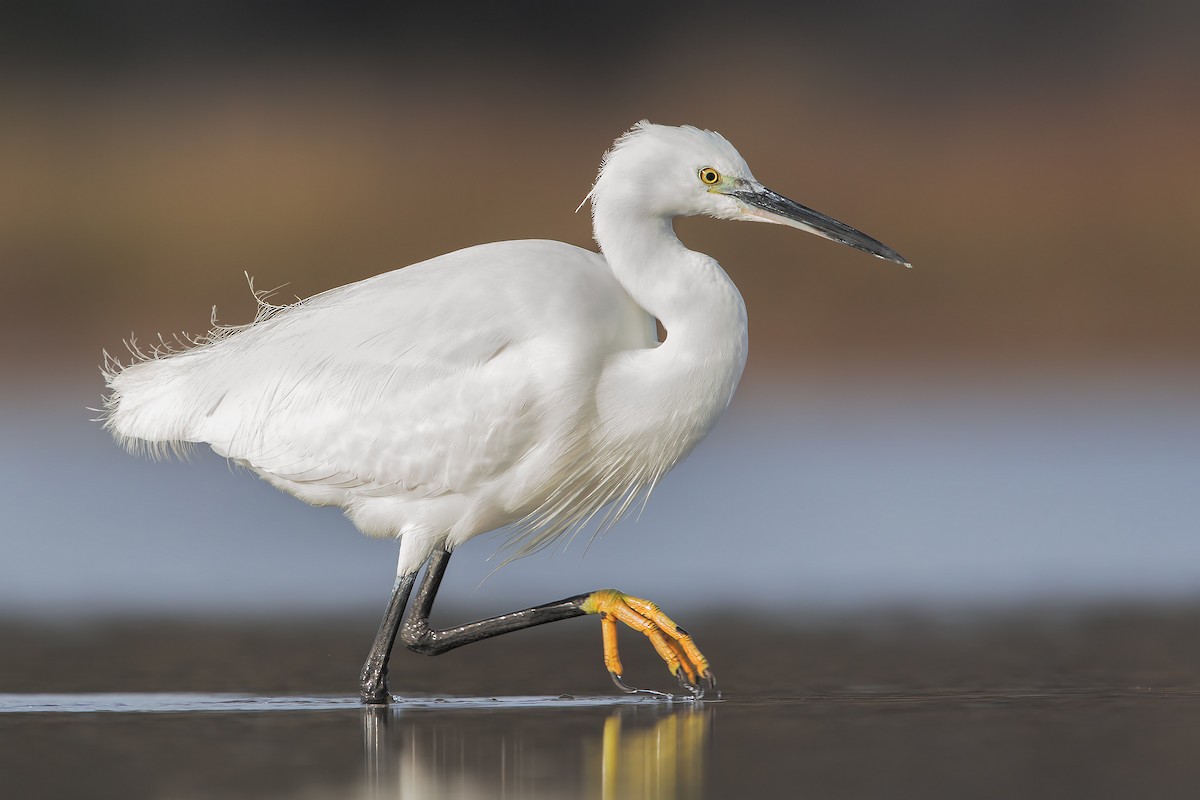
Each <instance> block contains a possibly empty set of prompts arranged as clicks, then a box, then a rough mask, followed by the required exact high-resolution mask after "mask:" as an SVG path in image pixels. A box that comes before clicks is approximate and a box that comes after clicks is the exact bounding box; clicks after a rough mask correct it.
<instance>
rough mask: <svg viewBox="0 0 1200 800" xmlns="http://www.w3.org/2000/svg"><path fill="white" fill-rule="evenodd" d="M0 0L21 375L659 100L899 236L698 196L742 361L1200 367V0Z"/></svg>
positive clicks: (518, 224)
mask: <svg viewBox="0 0 1200 800" xmlns="http://www.w3.org/2000/svg"><path fill="white" fill-rule="evenodd" d="M4 13H5V14H6V15H7V17H8V19H7V22H6V23H5V24H3V25H0V175H2V176H3V180H0V274H2V275H3V286H4V292H3V293H2V294H0V325H2V326H3V330H0V342H2V343H3V344H2V345H0V346H2V347H3V348H4V351H3V357H4V358H5V362H6V363H7V364H8V372H9V375H10V377H9V378H8V379H6V381H5V382H6V384H8V387H6V394H7V393H8V391H10V390H12V389H15V390H18V391H19V392H20V393H21V394H23V395H26V396H28V395H30V394H32V395H33V396H35V397H36V396H37V395H38V394H40V393H41V392H42V391H43V390H46V391H50V388H49V387H50V386H51V385H52V384H61V383H64V382H65V383H69V384H73V385H76V386H79V387H80V388H83V385H86V386H87V388H88V389H89V391H94V392H96V393H98V391H99V380H98V377H97V375H96V372H95V365H96V364H97V362H98V361H99V352H100V349H101V348H107V349H108V350H110V351H119V350H121V340H122V338H123V337H124V336H127V335H128V334H129V333H130V332H136V333H137V334H138V335H139V337H140V338H142V339H146V338H149V337H151V336H153V335H154V334H155V333H157V332H162V333H164V334H167V335H170V334H171V333H174V332H177V331H190V332H201V331H203V330H204V329H205V328H206V326H207V323H208V320H209V315H210V310H211V306H212V305H214V304H215V305H216V306H217V307H218V310H219V311H220V316H221V319H222V320H223V321H227V322H240V321H245V320H246V319H248V318H249V316H250V315H251V313H252V303H251V300H250V295H249V292H248V291H247V289H246V286H245V280H244V278H243V277H242V272H243V271H246V272H249V273H250V274H251V275H252V276H253V277H254V278H255V281H256V284H255V285H256V286H257V287H258V288H260V289H265V288H272V287H276V286H281V285H285V287H284V288H283V289H282V290H281V291H280V292H279V294H278V295H277V296H276V297H277V298H279V299H287V298H291V297H293V296H306V295H308V294H311V293H314V292H317V291H320V290H322V289H325V288H328V287H331V286H335V285H338V284H341V283H345V282H348V281H351V280H355V279H358V278H362V277H365V276H368V275H371V274H374V273H377V272H380V271H383V270H386V269H389V268H392V267H396V266H401V265H404V264H408V263H412V262H415V261H418V260H421V259H424V258H427V257H430V256H433V255H436V254H439V253H442V252H446V251H449V250H453V249H456V248H459V247H463V246H467V245H471V244H475V243H479V242H484V241H489V240H496V239H507V238H556V239H562V240H565V241H568V242H572V243H576V244H581V245H588V244H589V243H590V229H589V220H588V216H587V214H586V213H584V212H581V213H579V214H574V213H572V212H573V210H574V208H575V206H576V205H577V204H578V203H579V201H580V199H581V198H582V197H583V196H584V194H585V193H586V192H587V190H588V188H589V185H590V182H591V180H592V178H593V176H594V172H595V168H596V164H597V163H598V160H599V157H600V155H601V153H602V152H603V151H604V149H605V148H606V147H607V146H608V145H609V144H610V143H611V141H612V139H613V138H614V137H615V136H617V135H618V134H619V133H621V132H622V131H623V130H625V129H626V128H627V127H628V126H629V125H630V124H632V123H633V122H635V121H637V120H638V119H641V118H650V119H652V120H654V121H659V122H666V123H682V122H688V123H693V124H696V125H700V126H703V127H708V128H712V129H714V130H718V131H721V132H722V133H724V134H725V135H726V136H727V137H729V138H730V140H731V141H733V142H734V143H735V144H736V145H737V146H738V147H739V149H740V150H741V151H742V153H743V155H745V156H746V158H747V160H748V161H749V162H750V164H751V166H752V168H753V169H754V170H755V172H756V175H757V177H758V178H759V179H761V180H762V181H764V182H765V183H766V184H767V185H769V186H771V187H773V188H775V189H777V190H779V191H781V192H783V193H785V194H787V195H790V196H792V197H794V198H795V199H797V200H799V201H800V202H803V203H805V204H808V205H811V206H813V207H814V208H817V209H819V210H823V211H825V212H827V213H829V214H831V215H833V216H835V217H838V218H840V219H843V220H845V221H847V222H849V223H850V224H852V225H855V226H856V227H859V228H861V229H862V230H865V231H866V232H868V233H870V234H872V235H874V236H876V237H877V238H880V239H882V240H883V241H885V242H887V243H889V244H891V245H893V246H894V247H896V248H897V249H898V250H900V251H901V252H902V253H904V254H905V255H906V256H908V257H909V258H910V259H911V260H912V261H913V262H914V264H915V265H916V269H914V270H913V271H911V272H908V271H905V270H902V269H898V268H894V267H890V266H888V265H885V264H883V263H880V262H876V261H872V260H870V259H866V258H865V257H863V256H861V254H859V253H856V252H854V251H851V250H849V249H847V248H841V247H837V246H834V245H832V244H829V243H827V242H822V241H819V240H817V239H815V238H812V237H805V236H801V235H799V234H797V233H796V232H794V231H787V230H783V229H779V230H775V229H765V228H762V227H759V226H754V227H751V226H738V225H726V224H718V223H713V222H710V221H697V220H686V221H684V222H682V223H681V224H680V225H679V228H680V231H681V235H682V236H683V238H684V239H685V241H686V242H687V243H688V244H689V245H690V246H692V247H694V248H697V249H701V250H704V251H705V252H709V253H711V254H713V255H714V256H716V257H717V258H718V260H720V261H721V262H722V264H724V265H725V266H726V267H727V269H728V270H729V271H730V273H731V274H732V276H733V277H734V279H735V280H736V281H737V283H738V285H739V286H740V288H741V289H742V291H743V293H744V294H745V295H746V299H747V302H748V305H749V307H750V312H751V341H752V343H753V348H752V352H753V356H752V359H751V365H750V368H749V369H748V373H747V379H748V381H749V383H750V385H752V386H753V385H760V384H762V383H763V382H764V381H765V380H767V379H770V378H780V377H782V378H790V377H802V376H803V375H804V374H805V373H807V372H809V371H811V370H813V369H815V368H817V367H819V366H830V365H837V364H853V363H855V362H856V361H866V362H872V363H888V364H893V365H897V364H898V365H903V368H904V369H910V368H916V367H923V368H930V369H937V370H941V369H943V367H946V366H948V365H954V364H958V365H966V364H970V365H973V366H974V367H976V368H979V369H982V370H985V371H986V370H992V369H1000V368H1003V369H1011V368H1013V367H1017V368H1019V369H1022V370H1024V369H1026V368H1028V369H1032V370H1038V371H1046V370H1050V371H1060V370H1063V369H1073V368H1076V367H1081V368H1087V369H1091V368H1093V367H1095V366H1097V365H1099V366H1102V367H1103V366H1104V365H1106V364H1108V365H1120V364H1125V363H1145V362H1146V361H1148V360H1149V361H1152V362H1154V363H1155V364H1156V365H1161V364H1167V365H1169V368H1170V370H1171V371H1175V370H1183V371H1185V372H1188V373H1193V372H1194V370H1195V367H1196V360H1195V355H1196V353H1197V345H1198V344H1200V315H1198V314H1197V313H1196V310H1195V303H1196V298H1197V296H1200V269H1198V266H1200V265H1198V257H1197V255H1196V252H1197V250H1196V246H1195V242H1194V238H1195V235H1196V233H1195V231H1196V227H1197V223H1198V222H1200V158H1198V157H1197V142H1200V93H1198V91H1197V90H1198V89H1200V58H1198V57H1197V53H1196V46H1195V42H1196V41H1197V33H1198V32H1200V11H1198V10H1197V6H1195V5H1194V4H1185V3H1178V4H1172V3H1149V4H1147V3H1122V2H1099V3H1083V2H1072V3H1059V4H1053V5H1051V6H1047V5H1046V4H1042V3H1037V2H1011V1H1007V2H1000V1H990V0H974V1H973V2H960V3H948V2H918V3H906V4H903V5H895V4H889V3H883V2H848V3H837V4H807V3H794V4H769V3H740V4H730V3H686V4H685V3H662V4H657V3H620V2H618V3H572V4H563V3H549V2H547V3H505V4H494V5H482V6H479V7H474V6H470V5H467V6H462V5H454V6H453V7H451V6H448V5H443V6H438V7H436V8H435V7H433V6H432V5H424V4H423V5H419V6H410V5H406V4H384V3H371V2H357V3H321V2H308V3H283V2H274V3H258V4H245V3H234V2H215V3H214V2H174V3H169V4H156V3H144V2H135V1H134V0H124V1H123V2H112V3H105V4H95V3H88V2H66V3H48V4H27V5H26V6H25V7H23V8H10V9H9V10H7V11H6V12H4Z"/></svg>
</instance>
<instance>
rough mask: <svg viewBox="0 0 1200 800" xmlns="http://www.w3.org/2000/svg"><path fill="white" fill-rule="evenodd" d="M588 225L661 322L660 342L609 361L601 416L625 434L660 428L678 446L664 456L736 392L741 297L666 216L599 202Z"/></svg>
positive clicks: (688, 440)
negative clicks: (678, 234) (663, 335)
mask: <svg viewBox="0 0 1200 800" xmlns="http://www.w3.org/2000/svg"><path fill="white" fill-rule="evenodd" d="M614 206H615V207H614ZM594 225H595V233H596V241H597V242H598V243H599V245H600V249H601V250H602V251H603V253H604V256H605V258H606V259H607V261H608V263H609V266H610V268H611V269H612V271H613V275H614V276H615V277H616V279H617V281H618V282H620V284H621V285H622V286H623V287H624V288H625V290H626V291H627V292H628V293H629V295H630V297H632V298H633V300H634V301H635V302H636V303H637V304H638V305H640V306H641V307H642V308H644V309H645V310H646V311H647V312H649V313H650V314H652V315H653V316H655V317H657V318H658V320H659V321H660V322H661V323H662V325H663V327H664V328H665V329H666V331H667V338H666V341H664V342H663V343H662V345H660V346H659V347H657V348H652V349H646V350H638V351H632V352H630V353H627V354H624V356H623V357H622V359H620V360H619V361H617V362H616V363H614V364H613V365H611V367H610V369H609V370H608V371H607V374H606V376H605V379H604V380H603V381H602V385H601V387H600V390H601V391H600V399H601V406H602V407H601V414H602V418H603V417H605V416H607V417H608V423H609V424H611V425H612V426H614V427H615V428H617V429H619V430H623V431H624V432H625V433H627V434H629V435H639V432H642V431H645V430H648V429H656V428H657V429H660V430H662V431H663V432H664V435H665V437H666V438H667V439H669V440H670V442H669V443H668V445H669V446H667V450H670V451H673V450H679V452H678V453H673V454H672V453H666V452H664V457H669V458H670V460H677V459H678V458H682V457H683V456H684V455H686V454H687V452H689V451H690V450H691V448H692V447H693V446H694V445H695V444H696V443H697V442H698V441H699V440H700V439H701V438H703V437H704V435H705V434H707V433H708V431H709V429H711V427H712V425H713V424H714V423H715V422H716V419H717V416H718V415H719V414H720V413H721V411H723V410H724V409H725V407H726V406H727V405H728V404H729V401H730V399H731V398H732V396H733V391H734V389H735V388H736V387H737V384H738V380H739V379H740V378H741V375H742V368H743V367H744V366H745V363H746V306H745V304H744V303H743V301H742V296H741V294H739V293H738V291H737V288H736V287H735V286H734V285H733V281H731V280H730V279H729V276H728V275H726V274H725V271H724V270H723V269H721V266H720V265H719V264H718V263H717V262H716V261H715V260H714V259H712V258H710V257H708V256H706V255H703V254H701V253H696V252H693V251H691V250H688V249H687V248H686V247H684V246H683V244H682V243H681V242H680V241H679V239H678V238H677V237H676V236H675V231H674V229H673V228H672V226H671V220H670V219H669V218H665V217H657V216H653V215H647V214H646V213H645V212H644V211H641V212H640V213H639V212H638V211H637V210H636V209H634V210H631V209H630V208H629V207H628V206H624V205H623V204H619V203H618V204H614V205H612V206H606V205H604V204H601V205H600V206H599V207H597V208H596V210H595V215H594Z"/></svg>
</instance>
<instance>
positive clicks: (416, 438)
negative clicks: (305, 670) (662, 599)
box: [105, 121, 908, 704]
mask: <svg viewBox="0 0 1200 800" xmlns="http://www.w3.org/2000/svg"><path fill="white" fill-rule="evenodd" d="M588 199H590V200H591V203H592V223H593V231H594V234H595V239H596V242H597V244H598V245H599V247H600V253H594V252H592V251H590V250H584V249H581V248H578V247H574V246H572V245H569V244H564V243H562V242H554V241H536V240H534V241H509V242H495V243H492V244H484V245H479V246H476V247H469V248H467V249H465V250H459V251H457V252H453V253H448V254H446V255H443V256H439V257H437V258H434V259H431V260H429V261H424V262H421V263H419V264H414V265H412V266H410V267H406V268H404V269H398V270H394V271H392V272H387V273H384V274H382V275H377V276H375V277H373V278H368V279H367V280H363V281H359V282H358V283H352V284H349V285H347V286H342V287H340V288H337V289H332V290H329V291H327V292H323V293H321V294H318V295H316V296H314V297H311V298H309V299H307V300H303V301H300V302H297V303H295V304H294V305H288V306H273V305H270V304H268V303H266V302H265V301H261V299H260V309H259V313H258V314H257V315H256V317H255V319H254V321H253V322H251V323H250V324H248V325H244V326H240V327H221V326H215V327H214V329H213V330H212V331H211V332H210V333H209V334H208V335H207V336H205V337H202V338H200V339H198V340H196V341H194V342H191V343H190V345H189V346H188V347H187V348H185V349H182V350H172V349H170V348H158V349H156V350H155V351H154V352H151V353H148V354H144V353H141V352H140V351H139V350H138V349H137V348H136V346H134V347H131V349H132V350H133V351H134V353H135V355H136V356H137V358H136V359H135V360H134V363H132V364H129V365H128V366H122V365H121V364H120V363H118V362H116V361H114V360H113V359H111V358H107V359H106V363H105V377H106V380H107V384H108V388H109V393H108V395H107V397H106V398H105V401H106V402H105V425H106V427H107V429H108V430H109V431H111V432H112V434H113V435H114V436H115V437H116V439H117V440H118V441H120V442H121V443H123V444H125V445H126V446H128V447H130V448H133V449H137V448H142V449H149V450H151V451H154V452H163V451H167V450H171V449H178V448H181V447H186V446H187V445H188V444H189V443H193V442H197V443H198V442H203V443H207V444H209V445H210V446H211V447H212V449H213V450H215V451H216V452H217V453H219V454H220V455H222V456H225V457H226V458H228V459H231V460H232V461H234V462H236V463H238V464H241V465H243V466H245V467H247V468H249V469H250V470H251V471H253V472H254V473H256V474H257V475H259V476H260V477H262V478H263V479H265V480H266V481H267V482H269V483H271V484H272V485H273V486H275V487H277V488H279V489H282V490H283V491H285V492H288V493H289V494H292V495H295V496H296V497H298V498H300V499H301V500H304V501H305V502H307V503H311V504H313V505H334V506H340V507H341V508H342V509H344V511H345V514H346V516H347V517H349V518H350V519H351V520H352V521H353V522H354V524H355V525H356V526H357V527H358V528H359V530H361V531H362V532H363V533H365V534H367V535H370V536H380V537H393V538H395V539H398V540H399V542H400V548H399V549H400V554H399V559H398V563H397V570H396V582H395V584H394V587H393V589H392V596H391V600H390V602H389V604H388V607H387V611H386V613H385V615H384V619H383V622H382V624H381V625H380V628H379V632H378V634H377V635H376V637H375V641H374V644H373V645H372V647H371V651H370V653H369V655H368V658H367V661H366V664H365V665H364V667H363V671H362V675H361V683H360V688H361V692H362V698H363V701H364V702H365V703H370V704H376V703H387V702H388V700H389V697H390V696H389V694H388V688H387V673H388V660H389V657H390V653H391V650H392V645H393V643H394V642H395V639H396V637H397V636H399V637H400V640H401V641H402V642H403V643H404V644H405V645H406V646H407V647H408V648H409V649H411V650H414V651H416V652H418V653H425V654H429V655H436V654H438V653H442V652H445V651H447V650H450V649H453V648H455V647H459V646H461V645H464V644H468V643H470V642H474V641H478V640H480V639H485V638H488V637H491V636H497V635H499V634H502V633H508V632H510V631H516V630H520V629H522V628H528V627H531V626H534V625H541V624H544V623H547V622H554V621H556V620H561V619H567V618H569V617H576V616H580V615H584V614H597V615H599V617H600V619H601V632H602V635H603V636H602V638H603V645H604V647H603V653H604V662H605V665H606V666H607V668H608V671H609V673H610V675H611V676H612V678H613V680H614V681H615V682H616V683H617V685H618V686H619V687H620V688H621V689H623V690H625V691H630V692H635V691H640V690H637V689H634V688H633V687H631V686H629V685H628V684H627V683H625V681H624V680H623V677H622V673H623V669H622V666H621V661H620V657H619V655H618V652H617V639H616V633H617V625H616V623H617V622H622V623H624V624H626V625H629V626H630V627H632V628H635V629H637V630H640V631H641V632H642V633H644V634H645V635H646V636H647V637H648V638H649V639H650V641H651V643H652V644H653V646H654V648H655V649H656V650H657V652H658V654H659V655H660V656H661V657H662V658H663V660H664V661H665V662H666V664H667V667H668V668H669V669H670V670H671V672H672V673H673V674H674V675H675V677H676V678H677V679H678V680H679V681H680V683H681V684H682V685H683V687H684V688H685V689H686V690H687V691H688V692H689V693H690V695H691V696H693V697H697V698H699V697H703V695H704V692H705V690H706V689H709V690H711V689H712V687H713V684H714V679H713V677H712V673H711V671H710V670H709V667H708V661H707V660H706V659H705V657H704V656H703V655H702V654H701V652H700V650H699V649H698V648H697V647H696V645H695V643H694V642H693V641H692V638H691V637H690V636H689V635H688V634H687V633H686V632H685V631H684V630H683V629H682V628H680V627H679V626H678V625H676V624H675V623H674V622H672V621H671V619H670V618H668V617H667V616H666V615H665V614H664V613H663V612H662V611H661V610H660V609H659V608H658V607H657V606H655V605H654V604H653V603H650V602H648V601H646V600H642V599H640V598H637V597H633V596H631V595H627V594H625V593H623V592H619V591H617V590H614V589H601V590H598V591H594V592H589V593H587V594H580V595H577V596H575V597H569V598H567V599H565V600H560V601H558V602H554V603H547V604H545V605H541V606H535V607H533V608H527V609H524V610H521V611H515V612H513V613H509V614H504V615H501V616H498V617H493V618H489V619H484V620H480V621H477V622H472V623H469V624H466V625H461V626H458V627H454V628H447V629H445V630H437V629H434V628H432V627H430V625H429V613H430V610H431V608H432V606H433V601H434V596H435V595H436V594H437V590H438V586H439V585H440V584H441V581H442V576H443V575H444V573H445V571H446V566H447V564H448V562H449V559H450V554H451V553H452V552H453V550H454V548H455V547H457V546H458V545H460V544H462V543H463V542H465V541H466V540H468V539H470V538H471V537H473V536H478V535H479V534H481V533H484V532H487V531H492V530H496V529H498V528H503V527H505V526H508V527H509V529H510V530H511V531H512V532H513V533H512V539H511V540H510V544H511V545H512V546H513V547H514V551H513V552H514V557H516V556H521V555H525V554H527V553H530V552H532V551H534V550H537V549H539V548H541V547H544V546H546V545H547V544H550V543H552V542H554V541H555V540H557V539H558V538H559V537H561V536H563V535H564V534H568V533H570V532H572V531H575V530H578V529H579V528H580V526H583V525H586V524H587V523H588V522H589V521H591V520H594V519H596V518H597V516H596V515H597V514H598V513H600V512H601V511H603V510H605V509H607V513H606V516H605V522H606V523H611V522H613V521H615V519H617V518H619V517H620V516H621V515H622V514H623V513H624V512H625V511H626V510H627V509H629V507H630V506H631V504H632V503H634V502H635V500H637V499H638V498H640V497H643V496H645V495H646V494H647V493H648V492H649V491H650V489H651V488H652V487H654V485H655V484H657V483H658V481H659V480H661V479H662V477H663V476H664V475H665V474H666V473H667V472H668V471H669V470H670V469H671V468H672V467H674V466H675V465H676V464H677V463H679V461H680V460H681V459H683V458H684V457H685V456H686V455H687V454H688V453H689V452H691V450H692V449H693V448H694V447H695V446H696V444H697V443H698V442H699V441H700V440H701V439H703V438H704V436H705V435H706V434H707V433H708V432H709V430H710V429H711V428H712V427H713V424H714V423H715V422H716V420H717V417H718V416H719V415H720V413H721V412H722V411H723V410H724V409H725V407H726V406H727V405H728V404H729V401H730V399H731V398H732V397H733V392H734V389H735V388H736V387H737V384H738V380H739V379H740V378H741V374H742V367H743V366H744V365H745V361H746V307H745V304H744V303H743V301H742V296H741V295H740V294H739V293H738V290H737V288H736V287H734V285H733V282H732V281H731V280H730V279H729V277H728V276H727V275H726V274H725V272H724V271H723V270H722V269H721V267H720V265H719V264H717V262H716V261H715V260H713V259H712V258H710V257H708V256H706V255H703V254H701V253H696V252H693V251H691V250H688V249H687V248H686V247H684V246H683V244H682V243H680V241H679V239H677V238H676V236H675V233H674V230H673V228H672V219H673V218H674V217H678V216H691V215H698V214H705V215H708V216H710V217H716V218H718V219H731V220H750V221H756V222H773V223H779V224H783V225H790V226H792V227H795V228H800V229H801V230H805V231H809V232H811V233H815V234H818V235H819V236H823V237H825V238H827V239H832V240H834V241H836V242H841V243H842V244H847V245H850V246H851V247H855V248H858V249H859V250H863V251H865V252H867V253H870V254H871V255H874V256H877V257H879V258H882V259H886V260H889V261H894V262H896V263H899V264H903V265H905V266H908V262H907V261H905V260H904V259H903V258H902V257H901V256H900V254H899V253H897V252H896V251H895V250H892V249H891V248H890V247H887V246H886V245H884V244H882V243H880V242H878V241H876V240H875V239H872V238H871V237H869V236H867V235H865V234H863V233H860V232H859V231H857V230H855V229H854V228H851V227H850V226H848V225H845V224H843V223H841V222H838V221H837V220H834V219H831V218H830V217H827V216H825V215H824V214H821V213H819V212H816V211H813V210H812V209H809V208H806V207H804V206H802V205H800V204H798V203H795V202H793V201H791V200H789V199H787V198H786V197H783V196H782V195H779V194H776V193H775V192H773V191H771V190H770V189H767V188H766V187H764V186H763V185H762V184H761V183H759V182H758V181H757V180H756V179H755V178H754V176H753V175H752V174H751V172H750V168H749V167H748V166H747V165H746V162H745V160H743V158H742V157H741V155H739V154H738V152H737V150H735V149H734V147H733V146H732V145H731V144H730V143H729V142H728V141H726V140H725V139H724V138H723V137H722V136H721V135H719V134H717V133H713V132H711V131H706V130H700V129H698V128H693V127H690V126H685V127H668V126H663V125H654V124H650V123H649V122H645V121H643V122H641V123H638V124H637V125H635V126H634V127H633V128H632V129H631V130H629V131H628V132H627V133H625V134H624V135H622V136H621V137H620V138H619V139H617V141H616V142H615V144H614V145H613V147H612V149H611V150H609V151H608V153H607V154H606V155H605V156H604V159H603V161H602V163H601V166H600V170H599V174H598V175H597V178H596V182H595V184H594V185H593V186H592V190H591V192H590V193H589V195H588ZM585 202H586V201H585ZM656 319H657V320H659V321H660V322H661V323H662V325H663V327H664V328H665V329H666V331H667V332H668V336H667V338H666V340H665V341H663V342H659V340H658V335H657V331H656V327H655V320H656ZM422 567H424V568H425V576H424V578H423V579H422V582H421V584H420V586H419V587H418V588H417V591H416V595H415V597H414V598H412V599H413V602H412V604H411V606H410V604H409V599H410V595H411V593H412V589H413V586H414V584H415V582H416V576H417V574H418V572H419V571H420V570H421V568H422ZM406 607H408V612H407V615H405V609H406Z"/></svg>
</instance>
